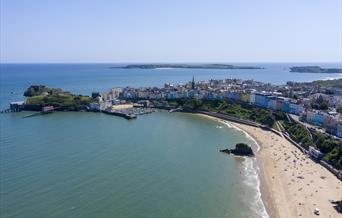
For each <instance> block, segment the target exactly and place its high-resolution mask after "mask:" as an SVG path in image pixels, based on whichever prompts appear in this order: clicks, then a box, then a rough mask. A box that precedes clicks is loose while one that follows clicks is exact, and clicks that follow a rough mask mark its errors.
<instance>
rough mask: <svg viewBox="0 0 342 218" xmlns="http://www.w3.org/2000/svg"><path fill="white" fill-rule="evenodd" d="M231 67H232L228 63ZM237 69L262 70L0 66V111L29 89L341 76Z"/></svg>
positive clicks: (284, 68) (277, 68)
mask: <svg viewBox="0 0 342 218" xmlns="http://www.w3.org/2000/svg"><path fill="white" fill-rule="evenodd" d="M232 64H234V63H232ZM235 65H238V66H258V67H264V68H265V69H259V70H255V69H254V70H250V69H246V70H243V69H236V70H229V69H224V70H213V69H154V70H153V69H110V67H112V66H118V64H0V108H4V107H7V106H8V103H9V102H10V101H16V100H22V99H23V96H22V94H23V92H24V91H25V89H26V88H27V87H29V86H30V85H46V86H49V87H58V88H63V89H65V90H67V91H71V92H74V93H77V94H84V95H90V94H91V92H95V91H107V90H108V89H110V88H112V87H126V86H132V87H145V86H157V87H161V86H163V85H164V83H166V82H170V83H186V82H189V81H191V80H192V76H195V80H196V81H203V80H209V79H225V78H239V79H254V80H257V81H261V82H267V83H273V84H285V83H286V82H287V81H297V82H303V81H313V80H320V79H332V78H342V74H312V73H291V72H289V67H291V66H307V65H319V66H321V67H335V68H342V64H341V63H339V64H338V63H335V64H332V63H330V64H326V63H300V64H299V63H287V64H284V63H282V64H267V63H244V64H241V63H237V64H235Z"/></svg>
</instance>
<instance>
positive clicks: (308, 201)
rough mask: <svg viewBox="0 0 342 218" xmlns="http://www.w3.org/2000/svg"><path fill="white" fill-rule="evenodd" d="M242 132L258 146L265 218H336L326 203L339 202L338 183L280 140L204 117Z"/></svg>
mask: <svg viewBox="0 0 342 218" xmlns="http://www.w3.org/2000/svg"><path fill="white" fill-rule="evenodd" d="M197 115H200V116H203V117H207V118H209V119H212V120H215V121H217V122H220V123H222V124H225V125H227V124H228V125H227V126H228V127H231V128H234V129H236V130H238V131H242V132H244V134H245V135H246V137H250V138H252V139H253V140H254V142H255V143H256V144H257V146H259V149H257V152H256V161H255V162H256V166H254V167H255V170H256V172H257V173H258V178H259V181H260V185H259V191H260V193H261V199H262V201H263V204H264V207H265V208H266V211H267V213H268V216H269V217H272V218H273V217H314V216H316V215H315V214H314V213H313V212H314V209H315V208H319V210H320V217H338V216H339V215H341V214H339V213H338V212H337V211H336V210H335V209H334V208H333V205H332V204H331V203H330V202H329V200H340V198H341V197H342V183H341V181H339V180H338V179H337V178H336V177H335V176H334V175H333V174H332V173H330V172H329V171H328V170H327V169H325V168H324V167H322V166H321V165H319V164H317V163H315V162H314V161H312V160H311V159H310V158H308V157H306V156H305V155H304V154H302V153H301V152H300V151H299V149H298V148H296V147H295V146H294V145H292V144H291V143H290V142H289V141H287V140H286V139H285V138H283V137H282V136H279V135H276V134H275V133H273V132H271V131H267V130H263V129H261V128H259V127H252V126H249V125H246V124H241V123H236V122H232V121H226V120H223V119H219V118H216V117H212V116H209V115H204V114H197Z"/></svg>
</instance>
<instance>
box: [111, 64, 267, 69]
mask: <svg viewBox="0 0 342 218" xmlns="http://www.w3.org/2000/svg"><path fill="white" fill-rule="evenodd" d="M110 68H111V69H114V68H120V69H160V68H180V69H182V68H185V69H231V70H235V69H263V68H262V67H254V66H235V65H229V64H129V65H125V66H116V67H110Z"/></svg>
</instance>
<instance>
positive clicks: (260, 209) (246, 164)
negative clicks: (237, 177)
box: [242, 158, 269, 218]
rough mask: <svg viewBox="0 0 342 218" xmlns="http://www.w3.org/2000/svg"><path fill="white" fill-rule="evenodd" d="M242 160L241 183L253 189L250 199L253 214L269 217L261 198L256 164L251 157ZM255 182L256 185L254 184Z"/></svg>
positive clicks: (264, 217)
mask: <svg viewBox="0 0 342 218" xmlns="http://www.w3.org/2000/svg"><path fill="white" fill-rule="evenodd" d="M244 159H245V160H244V161H243V163H242V164H243V169H244V170H243V172H244V177H245V178H244V179H243V183H244V184H245V185H246V186H247V187H248V188H250V189H252V190H253V193H254V196H253V197H252V201H250V204H251V207H250V208H251V209H252V210H253V212H254V213H255V215H257V216H260V217H263V218H269V215H268V213H267V211H266V207H265V205H264V202H263V201H262V198H261V191H260V178H259V174H258V172H259V167H258V166H257V164H256V160H255V159H252V158H244ZM255 184H257V185H255Z"/></svg>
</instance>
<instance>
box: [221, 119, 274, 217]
mask: <svg viewBox="0 0 342 218" xmlns="http://www.w3.org/2000/svg"><path fill="white" fill-rule="evenodd" d="M217 121H219V122H221V123H224V124H226V126H227V127H228V128H231V129H235V130H237V131H240V132H243V133H244V134H245V136H246V137H247V138H248V139H249V140H251V141H253V145H254V146H255V147H256V149H257V152H258V151H259V150H260V145H259V144H258V143H257V142H256V140H255V139H254V138H253V137H252V136H250V135H249V134H248V133H247V132H246V131H244V130H242V129H240V128H239V127H237V126H235V125H234V124H232V123H230V122H228V121H225V120H220V119H217ZM242 164H243V176H244V179H243V183H244V184H245V185H246V186H247V187H248V188H249V189H252V190H253V193H254V196H253V200H252V201H250V204H251V207H250V208H252V210H253V212H254V213H255V215H256V216H258V217H263V218H269V215H268V213H267V211H266V207H265V205H264V202H263V201H262V198H261V190H260V178H259V172H260V169H259V167H258V165H257V162H256V159H255V158H246V157H245V158H244V161H243V162H242ZM255 184H257V185H255Z"/></svg>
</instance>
